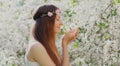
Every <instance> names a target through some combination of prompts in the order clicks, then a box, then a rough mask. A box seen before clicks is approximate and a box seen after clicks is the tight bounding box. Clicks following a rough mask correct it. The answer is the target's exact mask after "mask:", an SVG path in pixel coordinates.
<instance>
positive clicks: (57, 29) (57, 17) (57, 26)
mask: <svg viewBox="0 0 120 66" xmlns="http://www.w3.org/2000/svg"><path fill="white" fill-rule="evenodd" d="M62 24H63V23H62V21H61V19H60V14H57V15H56V18H55V26H54V30H55V34H58V33H59V32H60V28H61V25H62Z"/></svg>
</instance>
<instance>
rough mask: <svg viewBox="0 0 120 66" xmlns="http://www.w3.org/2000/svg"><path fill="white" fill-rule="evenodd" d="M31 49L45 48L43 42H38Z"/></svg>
mask: <svg viewBox="0 0 120 66" xmlns="http://www.w3.org/2000/svg"><path fill="white" fill-rule="evenodd" d="M31 50H33V51H34V50H45V48H44V46H43V45H42V43H39V42H36V43H34V44H33V45H32V46H31Z"/></svg>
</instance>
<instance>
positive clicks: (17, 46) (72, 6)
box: [0, 0, 120, 66]
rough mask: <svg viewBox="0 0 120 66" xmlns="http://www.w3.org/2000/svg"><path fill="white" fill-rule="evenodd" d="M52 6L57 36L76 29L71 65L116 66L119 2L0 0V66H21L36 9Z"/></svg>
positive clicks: (119, 45) (119, 43)
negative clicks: (59, 22) (57, 15)
mask: <svg viewBox="0 0 120 66" xmlns="http://www.w3.org/2000/svg"><path fill="white" fill-rule="evenodd" d="M44 4H53V5H56V6H57V7H59V8H60V9H61V11H62V14H61V16H62V20H63V23H64V25H63V26H62V29H61V32H60V34H59V35H58V37H57V40H56V41H57V47H58V49H59V52H60V53H61V51H62V48H61V39H62V37H63V35H64V34H65V32H66V31H68V30H70V29H72V28H74V27H80V30H79V35H78V37H77V39H76V40H75V41H74V42H72V43H71V45H69V54H70V65H71V66H120V65H119V63H120V0H0V66H24V65H25V62H24V55H25V49H26V47H27V46H28V44H29V43H30V42H31V41H32V38H31V37H30V30H31V28H32V25H33V24H34V23H35V21H34V20H33V19H32V16H33V14H34V11H35V10H36V9H37V7H39V6H41V5H44Z"/></svg>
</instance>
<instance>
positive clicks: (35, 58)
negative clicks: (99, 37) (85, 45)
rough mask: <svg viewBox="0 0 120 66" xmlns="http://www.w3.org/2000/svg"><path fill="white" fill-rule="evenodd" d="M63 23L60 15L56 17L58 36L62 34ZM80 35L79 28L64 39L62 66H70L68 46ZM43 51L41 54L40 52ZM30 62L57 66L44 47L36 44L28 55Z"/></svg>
mask: <svg viewBox="0 0 120 66" xmlns="http://www.w3.org/2000/svg"><path fill="white" fill-rule="evenodd" d="M61 25H62V22H61V20H60V15H57V16H56V19H55V26H54V30H55V33H56V34H58V33H59V32H60V27H61ZM77 34H78V28H75V29H72V30H70V31H68V32H67V33H66V34H65V36H64V37H63V39H62V48H63V49H62V51H63V52H62V63H61V66H70V65H69V64H70V63H69V53H68V47H67V46H68V45H69V44H70V42H72V41H73V40H74V39H75V38H76V37H77ZM40 51H41V52H40ZM27 57H28V60H29V61H31V62H38V63H39V64H40V65H41V66H55V64H54V62H53V61H52V59H51V58H50V57H49V55H48V53H47V51H46V50H45V48H44V46H43V45H42V44H40V43H37V44H35V45H34V46H32V47H31V49H30V52H29V53H28V56H27Z"/></svg>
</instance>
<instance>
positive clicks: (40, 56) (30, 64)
mask: <svg viewBox="0 0 120 66" xmlns="http://www.w3.org/2000/svg"><path fill="white" fill-rule="evenodd" d="M60 14H61V12H60V9H59V8H57V7H56V6H54V5H43V6H41V7H39V8H38V10H37V11H36V13H35V14H34V16H33V19H34V20H35V22H36V23H35V25H34V29H33V32H32V34H33V37H34V39H35V40H36V43H35V44H33V45H32V46H31V47H29V51H27V53H26V55H25V56H26V66H69V65H70V64H69V54H68V48H67V46H68V44H69V43H70V42H71V41H73V40H74V39H75V38H76V36H77V34H78V28H75V29H72V30H70V31H69V32H67V33H66V34H65V36H64V37H63V39H62V44H61V46H62V56H60V54H59V53H58V49H57V47H56V42H55V40H56V34H58V33H59V32H60V27H61V25H62V21H61V19H60Z"/></svg>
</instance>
